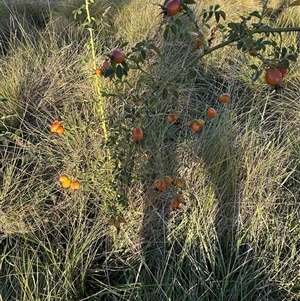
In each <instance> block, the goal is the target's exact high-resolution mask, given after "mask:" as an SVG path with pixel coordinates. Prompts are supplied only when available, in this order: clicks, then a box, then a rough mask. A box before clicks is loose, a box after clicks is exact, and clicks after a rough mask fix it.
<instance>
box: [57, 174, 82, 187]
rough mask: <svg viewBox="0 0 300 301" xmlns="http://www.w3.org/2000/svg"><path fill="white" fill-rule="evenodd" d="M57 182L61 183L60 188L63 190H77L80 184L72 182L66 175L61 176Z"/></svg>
mask: <svg viewBox="0 0 300 301" xmlns="http://www.w3.org/2000/svg"><path fill="white" fill-rule="evenodd" d="M58 180H59V182H60V183H61V187H62V188H64V189H67V188H70V189H71V190H78V189H79V188H80V183H79V182H78V181H72V180H71V179H70V178H69V177H68V176H66V175H61V176H60V177H59V179H58Z"/></svg>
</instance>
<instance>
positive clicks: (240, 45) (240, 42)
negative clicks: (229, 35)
mask: <svg viewBox="0 0 300 301" xmlns="http://www.w3.org/2000/svg"><path fill="white" fill-rule="evenodd" d="M243 46H244V41H243V40H239V41H238V43H237V49H241V48H242V47H243Z"/></svg>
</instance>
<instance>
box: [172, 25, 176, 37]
mask: <svg viewBox="0 0 300 301" xmlns="http://www.w3.org/2000/svg"><path fill="white" fill-rule="evenodd" d="M171 31H172V32H173V34H174V35H176V34H177V27H176V26H175V25H174V24H172V25H171Z"/></svg>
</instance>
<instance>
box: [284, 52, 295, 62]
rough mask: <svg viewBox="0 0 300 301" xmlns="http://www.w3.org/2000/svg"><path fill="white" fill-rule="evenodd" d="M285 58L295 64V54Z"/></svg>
mask: <svg viewBox="0 0 300 301" xmlns="http://www.w3.org/2000/svg"><path fill="white" fill-rule="evenodd" d="M286 58H287V59H288V60H289V61H292V62H297V56H296V55H295V54H289V55H288V56H287V57H286Z"/></svg>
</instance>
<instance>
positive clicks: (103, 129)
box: [85, 0, 108, 141]
mask: <svg viewBox="0 0 300 301" xmlns="http://www.w3.org/2000/svg"><path fill="white" fill-rule="evenodd" d="M89 4H90V3H89V0H85V10H86V17H87V22H88V24H89V27H88V31H89V34H90V46H91V52H92V61H93V69H94V70H95V69H96V68H97V62H96V51H95V43H94V34H93V28H92V27H91V23H92V19H91V14H90V10H89ZM94 87H95V90H96V96H97V99H98V100H99V115H100V118H101V127H102V131H103V135H104V140H105V141H107V139H108V134H107V128H106V123H105V114H104V113H105V110H104V106H103V102H102V98H101V90H100V86H99V77H98V76H94Z"/></svg>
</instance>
